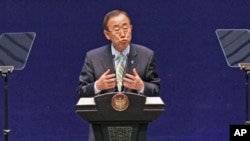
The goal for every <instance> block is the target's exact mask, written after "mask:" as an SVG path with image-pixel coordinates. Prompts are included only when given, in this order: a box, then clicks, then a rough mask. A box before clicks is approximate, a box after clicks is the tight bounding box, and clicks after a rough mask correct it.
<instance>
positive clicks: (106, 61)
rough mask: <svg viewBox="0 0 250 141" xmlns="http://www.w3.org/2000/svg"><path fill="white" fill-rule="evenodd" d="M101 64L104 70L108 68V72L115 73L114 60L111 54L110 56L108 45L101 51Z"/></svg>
mask: <svg viewBox="0 0 250 141" xmlns="http://www.w3.org/2000/svg"><path fill="white" fill-rule="evenodd" d="M102 65H103V68H104V72H105V71H107V70H108V69H110V71H111V72H110V73H115V68H114V60H113V56H112V53H111V47H110V45H109V46H107V47H106V48H105V50H104V52H103V55H102ZM104 72H103V73H104Z"/></svg>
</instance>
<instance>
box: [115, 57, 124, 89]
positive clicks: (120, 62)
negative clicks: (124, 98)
mask: <svg viewBox="0 0 250 141" xmlns="http://www.w3.org/2000/svg"><path fill="white" fill-rule="evenodd" d="M124 59H125V56H124V55H123V54H122V53H121V54H120V55H119V56H118V64H117V67H116V79H117V88H118V92H121V89H122V79H123V74H124V63H123V62H124Z"/></svg>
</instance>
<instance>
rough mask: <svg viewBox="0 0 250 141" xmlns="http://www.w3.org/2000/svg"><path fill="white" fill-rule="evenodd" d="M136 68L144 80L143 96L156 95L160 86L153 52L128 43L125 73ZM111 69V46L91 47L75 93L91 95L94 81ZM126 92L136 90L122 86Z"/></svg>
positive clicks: (104, 91) (112, 68) (92, 94)
mask: <svg viewBox="0 0 250 141" xmlns="http://www.w3.org/2000/svg"><path fill="white" fill-rule="evenodd" d="M133 68H136V70H137V72H138V74H139V75H140V77H141V79H142V80H143V81H144V85H145V88H144V93H143V95H145V96H157V95H158V94H159V88H160V83H159V82H160V78H159V76H158V73H157V71H156V66H155V58H154V52H153V51H152V50H150V49H148V48H146V47H144V46H141V45H137V44H130V52H129V55H128V59H127V65H126V73H129V74H133V73H132V69H133ZM107 69H110V70H111V73H115V68H114V61H113V56H112V53H111V46H110V45H106V46H102V47H100V48H97V49H93V50H91V51H89V52H87V54H86V58H85V62H84V65H83V68H82V71H81V74H80V77H79V86H78V88H77V93H78V94H79V96H80V97H92V96H95V93H94V82H95V81H96V80H98V79H99V77H101V75H102V74H103V73H104V72H105V71H107ZM115 91H117V90H116V88H114V89H108V90H103V91H101V93H107V92H115ZM124 91H126V92H137V91H135V90H130V89H127V88H124Z"/></svg>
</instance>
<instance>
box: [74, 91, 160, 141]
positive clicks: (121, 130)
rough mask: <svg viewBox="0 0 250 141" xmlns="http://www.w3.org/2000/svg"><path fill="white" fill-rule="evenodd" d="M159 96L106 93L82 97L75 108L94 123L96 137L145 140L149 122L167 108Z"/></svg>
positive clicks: (112, 140) (101, 140) (111, 140)
mask: <svg viewBox="0 0 250 141" xmlns="http://www.w3.org/2000/svg"><path fill="white" fill-rule="evenodd" d="M164 107H165V104H164V102H163V101H162V99H161V98H160V97H145V96H143V95H139V94H134V93H107V94H102V95H97V96H95V97H91V98H80V99H79V101H78V103H77V105H76V112H77V113H78V114H79V115H80V116H81V118H82V119H84V120H86V121H88V122H89V123H91V125H92V128H93V133H94V137H95V141H146V140H147V139H146V138H147V126H148V123H149V122H151V121H153V120H156V119H157V118H158V117H159V116H160V115H161V114H162V113H163V112H164V111H165V108H164Z"/></svg>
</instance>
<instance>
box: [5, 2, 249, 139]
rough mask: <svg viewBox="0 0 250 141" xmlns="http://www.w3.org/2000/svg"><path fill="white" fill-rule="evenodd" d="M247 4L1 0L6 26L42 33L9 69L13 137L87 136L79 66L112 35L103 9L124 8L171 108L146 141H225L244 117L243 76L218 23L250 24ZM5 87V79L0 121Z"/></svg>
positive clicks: (11, 29)
mask: <svg viewBox="0 0 250 141" xmlns="http://www.w3.org/2000/svg"><path fill="white" fill-rule="evenodd" d="M249 7H250V2H249V1H247V0H242V1H236V0H223V1H218V0H210V1H199V0H189V1H184V0H175V1H170V0H169V1H167V0H157V1H153V0H151V1H150V0H148V1H144V0H138V1H136V2H135V1H134V0H126V1H125V0H105V1H101V0H1V1H0V19H1V20H0V21H1V22H0V32H1V33H5V32H36V34H37V36H36V39H35V42H34V44H33V48H32V50H31V53H30V56H29V58H28V61H27V64H26V67H25V68H24V69H23V70H19V71H14V72H13V73H12V74H11V75H10V76H9V127H10V129H11V132H10V134H9V140H10V141H84V140H85V141H86V140H87V136H88V123H87V122H86V121H83V120H82V119H81V118H80V117H79V116H78V115H77V114H76V113H75V105H76V103H77V101H78V96H77V94H76V87H77V85H78V77H79V73H80V71H81V69H82V65H83V62H84V57H85V53H86V52H87V51H88V50H90V49H94V48H96V47H99V46H102V45H104V44H107V43H109V42H108V41H107V40H106V39H105V37H104V35H103V29H102V20H103V17H104V15H105V14H106V13H107V12H108V11H110V10H114V9H122V10H125V11H127V12H128V14H129V15H130V16H131V19H132V23H133V40H132V41H133V43H137V44H142V45H145V46H147V47H149V48H150V49H152V50H154V51H155V54H156V61H157V67H158V71H159V74H160V77H161V92H160V96H161V97H162V99H163V100H164V102H165V103H166V112H165V113H164V114H163V115H162V116H161V117H160V118H159V119H158V120H156V121H154V122H152V123H151V124H150V126H149V129H148V141H228V140H229V125H230V124H244V122H245V118H244V117H245V113H244V106H245V105H244V96H245V95H244V94H245V93H244V92H245V91H244V82H245V77H244V74H243V72H242V71H240V70H239V69H238V68H230V67H228V66H227V64H226V61H225V58H224V56H223V53H222V50H221V47H220V45H219V42H218V40H217V38H216V34H215V30H216V29H218V28H227V29H228V28H229V29H231V28H247V29H249V28H250V24H249V23H250V18H249V12H250V10H249ZM1 80H2V79H1ZM3 95H4V91H3V81H0V127H1V128H2V127H4V124H3V121H4V119H3V117H4V110H3V107H4V105H3V103H4V100H3ZM1 131H2V130H1ZM1 138H2V139H0V140H3V137H1Z"/></svg>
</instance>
